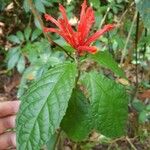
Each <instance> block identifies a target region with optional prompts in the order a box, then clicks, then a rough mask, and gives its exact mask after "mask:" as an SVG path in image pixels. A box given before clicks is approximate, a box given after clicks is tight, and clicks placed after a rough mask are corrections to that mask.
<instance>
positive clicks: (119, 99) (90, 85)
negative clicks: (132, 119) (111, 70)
mask: <svg viewBox="0 0 150 150" xmlns="http://www.w3.org/2000/svg"><path fill="white" fill-rule="evenodd" d="M83 84H84V85H85V87H86V88H87V90H88V92H89V98H90V101H91V107H92V108H91V109H92V110H91V111H92V112H91V122H93V124H94V127H95V128H96V129H97V130H98V131H99V132H100V133H101V134H104V135H105V136H107V137H118V136H121V135H123V134H124V129H125V126H126V121H127V116H128V109H127V108H128V99H127V95H126V91H125V89H124V87H123V86H121V85H119V84H117V83H115V81H113V80H110V79H108V78H106V77H104V76H103V75H100V74H98V73H96V72H92V73H89V74H86V75H85V77H84V79H83Z"/></svg>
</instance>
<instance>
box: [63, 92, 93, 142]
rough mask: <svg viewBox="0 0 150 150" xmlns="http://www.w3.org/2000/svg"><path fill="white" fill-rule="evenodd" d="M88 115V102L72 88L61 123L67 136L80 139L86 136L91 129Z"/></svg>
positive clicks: (76, 139) (75, 139)
mask: <svg viewBox="0 0 150 150" xmlns="http://www.w3.org/2000/svg"><path fill="white" fill-rule="evenodd" d="M89 115H90V104H89V103H88V101H87V100H86V98H85V96H84V95H83V94H82V92H81V91H79V90H77V91H75V90H74V92H73V94H72V97H71V99H70V101H69V105H68V109H67V112H66V115H65V116H64V118H63V120H62V124H61V127H62V129H63V130H64V131H65V132H66V134H67V135H68V136H69V138H71V139H72V140H74V141H81V140H83V139H85V138H86V137H87V136H88V134H89V132H90V130H91V126H90V123H89Z"/></svg>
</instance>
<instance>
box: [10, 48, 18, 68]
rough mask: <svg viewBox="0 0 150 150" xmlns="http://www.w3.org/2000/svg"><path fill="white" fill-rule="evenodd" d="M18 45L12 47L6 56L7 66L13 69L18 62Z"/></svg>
mask: <svg viewBox="0 0 150 150" xmlns="http://www.w3.org/2000/svg"><path fill="white" fill-rule="evenodd" d="M19 48H20V47H16V48H14V49H12V50H13V51H12V52H11V54H10V56H9V58H8V63H7V68H8V69H9V70H10V69H13V68H14V67H15V65H16V64H17V62H18V59H19V56H20V52H19V51H18V49H19Z"/></svg>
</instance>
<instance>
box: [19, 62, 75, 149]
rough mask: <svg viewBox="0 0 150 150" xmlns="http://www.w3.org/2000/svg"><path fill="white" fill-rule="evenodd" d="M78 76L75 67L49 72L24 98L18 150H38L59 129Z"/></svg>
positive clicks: (62, 66)
mask: <svg viewBox="0 0 150 150" xmlns="http://www.w3.org/2000/svg"><path fill="white" fill-rule="evenodd" d="M76 75H77V70H76V65H75V64H74V63H64V64H60V65H58V66H56V67H55V68H52V69H50V70H49V71H48V72H47V73H46V74H45V75H44V76H43V77H42V78H41V79H39V80H38V81H36V82H35V83H34V84H32V85H31V86H30V88H29V90H28V91H27V92H26V94H25V95H24V96H23V97H21V101H22V103H21V106H20V110H19V113H18V116H17V149H18V150H27V149H28V150H30V149H31V150H39V149H40V147H41V146H42V145H43V144H46V143H47V141H48V140H49V137H50V136H51V135H53V134H54V133H55V131H56V129H58V128H59V126H60V122H61V120H62V118H63V116H64V115H65V112H66V109H67V106H68V101H69V99H70V97H71V94H72V90H73V88H74V85H75V78H76Z"/></svg>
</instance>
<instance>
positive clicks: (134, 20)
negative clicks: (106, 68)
mask: <svg viewBox="0 0 150 150" xmlns="http://www.w3.org/2000/svg"><path fill="white" fill-rule="evenodd" d="M136 18H137V12H135V14H134V17H133V21H132V24H131V27H130V30H129V34H128V36H127V40H126V43H125V46H124V49H123V51H122V56H121V61H120V66H122V64H123V61H124V57H125V54H126V50H127V46H128V43H129V40H130V37H131V33H132V30H133V27H134V24H135V22H136Z"/></svg>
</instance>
